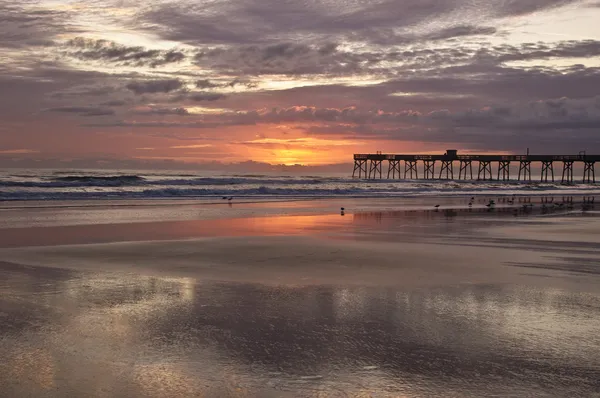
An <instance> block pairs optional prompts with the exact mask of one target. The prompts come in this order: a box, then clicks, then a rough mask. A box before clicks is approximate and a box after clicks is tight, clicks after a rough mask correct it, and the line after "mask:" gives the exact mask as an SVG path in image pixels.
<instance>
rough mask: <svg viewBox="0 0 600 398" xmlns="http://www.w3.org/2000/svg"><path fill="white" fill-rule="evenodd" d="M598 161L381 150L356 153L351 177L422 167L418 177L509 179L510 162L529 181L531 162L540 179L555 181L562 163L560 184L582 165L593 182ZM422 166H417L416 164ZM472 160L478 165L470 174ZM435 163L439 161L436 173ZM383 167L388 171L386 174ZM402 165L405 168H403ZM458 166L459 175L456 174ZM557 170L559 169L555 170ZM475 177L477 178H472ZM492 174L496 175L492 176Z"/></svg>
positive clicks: (412, 175)
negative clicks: (409, 152) (574, 169)
mask: <svg viewBox="0 0 600 398" xmlns="http://www.w3.org/2000/svg"><path fill="white" fill-rule="evenodd" d="M596 162H600V155H586V154H585V152H580V153H579V154H577V155H529V154H527V155H487V154H486V155H459V154H458V151H457V150H456V149H448V150H447V151H446V153H444V154H443V155H393V154H384V153H381V152H378V153H375V154H355V155H354V171H353V172H352V177H353V178H366V179H383V178H384V176H386V178H387V179H401V178H404V179H419V168H421V169H422V174H421V179H425V180H432V179H436V177H437V179H444V180H454V179H455V177H457V179H458V180H475V179H477V180H488V181H491V180H496V181H508V180H510V165H511V163H515V164H516V163H518V165H519V173H518V178H517V179H518V180H519V181H529V182H531V181H532V176H531V164H532V163H539V164H540V165H541V175H540V178H539V181H541V182H554V181H555V177H556V178H558V176H555V174H554V166H555V164H557V163H558V164H559V167H560V165H562V176H561V178H560V181H561V182H562V183H573V182H574V176H573V165H574V164H576V163H580V164H583V181H582V182H583V183H584V184H594V183H596V172H595V168H594V167H595V164H596ZM420 163H421V164H422V167H419V164H420ZM473 163H475V165H476V166H477V167H475V170H476V171H477V173H476V174H473ZM436 164H439V168H438V173H437V174H436ZM385 166H388V167H387V174H385V172H384V170H385ZM402 166H404V167H402ZM455 166H458V174H455V170H456V168H455ZM558 170H559V171H560V168H559V169H558ZM474 177H476V178H474ZM494 177H495V178H494Z"/></svg>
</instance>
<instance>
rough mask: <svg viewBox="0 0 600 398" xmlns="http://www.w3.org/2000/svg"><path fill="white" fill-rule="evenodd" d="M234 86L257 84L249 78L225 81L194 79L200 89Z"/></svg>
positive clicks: (253, 85)
mask: <svg viewBox="0 0 600 398" xmlns="http://www.w3.org/2000/svg"><path fill="white" fill-rule="evenodd" d="M236 86H244V87H246V88H255V87H257V86H258V84H257V83H255V82H251V81H249V80H245V79H240V78H236V79H233V80H230V81H226V82H219V83H216V82H214V81H211V80H209V79H201V80H197V81H196V88H200V89H212V88H234V87H236Z"/></svg>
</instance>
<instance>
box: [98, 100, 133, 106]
mask: <svg viewBox="0 0 600 398" xmlns="http://www.w3.org/2000/svg"><path fill="white" fill-rule="evenodd" d="M125 104H127V101H123V100H110V101H106V102H103V103H101V104H100V105H102V106H123V105H125Z"/></svg>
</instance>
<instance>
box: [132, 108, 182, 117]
mask: <svg viewBox="0 0 600 398" xmlns="http://www.w3.org/2000/svg"><path fill="white" fill-rule="evenodd" d="M134 113H137V114H140V115H175V116H187V115H189V114H190V112H189V111H188V110H187V109H186V108H181V107H179V108H153V107H149V108H142V109H137V110H136V111H135V112H134Z"/></svg>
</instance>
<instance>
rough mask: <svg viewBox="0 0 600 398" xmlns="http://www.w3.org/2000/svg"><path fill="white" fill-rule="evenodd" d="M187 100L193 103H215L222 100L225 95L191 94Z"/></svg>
mask: <svg viewBox="0 0 600 398" xmlns="http://www.w3.org/2000/svg"><path fill="white" fill-rule="evenodd" d="M187 98H189V99H190V100H192V101H195V102H202V101H217V100H220V99H222V98H225V95H224V94H219V93H206V92H201V93H192V94H190V95H189V96H188V97H187Z"/></svg>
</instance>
